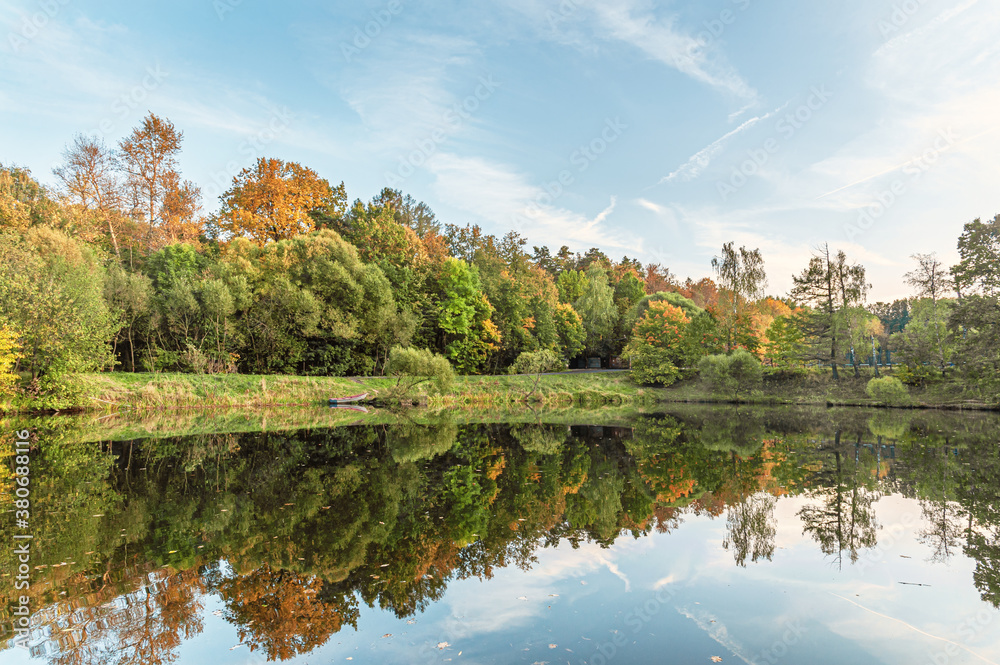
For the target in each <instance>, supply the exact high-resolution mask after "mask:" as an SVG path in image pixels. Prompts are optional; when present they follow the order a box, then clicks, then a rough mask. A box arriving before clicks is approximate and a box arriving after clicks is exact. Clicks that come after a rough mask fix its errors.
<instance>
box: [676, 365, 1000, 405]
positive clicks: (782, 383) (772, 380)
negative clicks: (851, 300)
mask: <svg viewBox="0 0 1000 665" xmlns="http://www.w3.org/2000/svg"><path fill="white" fill-rule="evenodd" d="M886 375H887V373H886V372H885V371H883V372H882V376H886ZM888 375H889V376H891V374H888ZM874 376H875V373H874V371H873V370H863V371H862V373H861V376H860V377H855V376H854V373H853V371H851V370H846V371H843V372H841V374H840V379H839V380H837V381H834V380H833V376H832V375H831V373H830V372H829V370H822V371H816V370H810V371H807V372H803V373H799V374H794V375H772V376H769V377H766V378H765V380H764V386H763V388H762V389H761V390H760V391H758V392H757V393H755V394H754V395H752V396H751V397H749V398H746V399H745V400H741V401H743V402H746V403H750V404H775V405H782V404H785V405H804V406H808V405H813V406H883V405H882V404H880V403H879V402H878V401H876V400H873V399H872V398H870V397H869V396H868V394H867V393H866V392H865V388H866V386H867V385H868V381H870V380H871V379H872V378H874ZM908 390H909V393H910V398H911V400H912V402H911V404H910V405H909V406H910V407H914V408H937V409H969V410H985V409H990V410H992V409H995V408H996V404H995V403H991V402H987V401H984V400H982V399H980V398H978V397H977V396H975V395H971V394H969V391H968V390H966V388H965V387H964V386H962V385H961V384H959V383H958V382H955V381H940V382H938V383H934V384H930V385H928V386H926V387H914V386H908ZM660 397H661V399H662V400H663V401H666V402H709V403H711V402H725V401H728V400H726V399H724V398H720V397H718V396H717V395H713V394H712V392H711V391H710V390H708V389H707V388H706V387H705V386H704V384H703V383H702V382H701V381H700V380H699V379H697V378H694V379H688V380H686V381H681V382H678V383H676V384H674V385H673V386H670V387H669V388H665V389H663V391H662V392H661V393H660Z"/></svg>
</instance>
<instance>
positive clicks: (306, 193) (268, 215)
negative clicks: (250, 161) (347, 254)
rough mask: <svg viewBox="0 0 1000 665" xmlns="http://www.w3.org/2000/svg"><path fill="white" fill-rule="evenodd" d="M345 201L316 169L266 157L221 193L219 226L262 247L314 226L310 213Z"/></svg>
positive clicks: (310, 229)
mask: <svg viewBox="0 0 1000 665" xmlns="http://www.w3.org/2000/svg"><path fill="white" fill-rule="evenodd" d="M338 191H339V190H338ZM340 203H341V202H340V201H338V200H337V198H336V197H335V190H333V189H332V188H331V187H330V183H329V182H327V181H326V180H324V179H323V178H320V177H319V175H318V174H317V173H316V172H315V171H313V170H312V169H310V168H307V167H305V166H302V165H301V164H297V163H295V162H284V161H282V160H280V159H273V158H266V157H261V158H260V159H258V160H257V163H256V165H254V166H253V167H252V168H247V169H243V170H242V171H240V173H239V175H237V176H236V177H235V178H233V186H232V187H231V188H230V189H229V191H227V192H226V193H224V194H223V195H222V210H221V211H220V212H219V226H220V228H222V230H223V231H227V232H229V233H231V234H232V235H234V236H246V237H248V238H250V239H252V240H253V241H254V242H256V243H257V244H259V245H263V244H265V243H267V242H269V241H278V240H286V239H288V238H294V237H295V236H298V235H302V234H305V233H309V232H310V231H313V230H315V228H316V222H315V219H314V218H313V216H312V215H311V214H310V213H316V212H320V211H326V210H328V209H329V208H331V207H337V206H338V204H340Z"/></svg>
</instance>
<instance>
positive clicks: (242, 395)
mask: <svg viewBox="0 0 1000 665" xmlns="http://www.w3.org/2000/svg"><path fill="white" fill-rule="evenodd" d="M870 378H871V377H869V376H864V375H863V376H862V377H860V378H855V377H854V376H853V375H852V374H851V373H849V372H845V373H844V375H843V376H841V378H840V380H839V381H834V380H833V378H832V377H831V376H830V374H829V373H827V372H811V373H805V374H799V375H794V376H771V377H768V378H767V379H766V380H765V382H764V386H763V388H762V389H761V390H759V391H757V392H755V393H754V394H753V395H751V396H749V397H746V398H743V399H742V400H741V401H742V402H745V403H750V404H772V405H804V406H816V405H819V406H879V404H878V403H877V402H876V401H875V400H873V399H871V398H870V397H868V395H867V394H866V392H865V387H866V385H867V383H868V380H869V379H870ZM394 383H395V381H394V380H393V379H387V378H369V379H365V378H345V377H305V376H246V375H238V374H228V375H204V374H128V373H113V374H82V375H77V376H74V377H72V378H71V379H70V381H69V394H70V395H72V398H71V399H69V400H67V401H65V403H64V405H63V406H61V407H60V409H61V410H72V411H85V412H92V413H97V414H108V413H115V412H119V411H122V410H129V411H140V412H160V411H177V410H217V409H223V410H230V409H252V410H266V409H271V408H274V407H289V406H318V405H325V404H326V402H327V399H329V398H330V397H336V396H344V395H353V394H357V393H370V394H371V395H372V396H373V397H375V398H377V399H378V400H379V402H380V403H381V405H392V404H394V403H398V402H399V399H398V396H394V391H393V385H394ZM430 387H431V384H423V385H421V386H418V387H417V388H415V389H414V390H413V391H412V392H411V393H410V394H409V395H408V396H406V397H408V398H409V397H412V398H413V402H415V403H419V404H421V405H425V406H428V407H430V408H431V409H432V410H433V409H447V408H462V409H470V408H471V409H500V410H510V409H516V408H523V407H524V406H525V405H528V406H531V407H532V408H547V409H564V408H571V407H572V408H583V409H587V408H598V407H601V408H607V407H631V408H635V407H645V408H650V407H654V406H655V405H657V404H661V403H684V402H703V403H718V402H727V401H729V400H727V399H726V398H724V397H720V396H719V395H716V394H713V393H712V392H711V390H709V389H708V388H706V386H705V385H704V384H703V383H702V382H701V381H699V380H697V379H690V380H687V381H681V382H679V383H677V384H675V385H673V386H670V387H669V388H653V387H648V386H646V387H644V386H639V385H636V384H635V383H633V382H632V380H631V378H630V376H629V374H628V373H627V372H620V373H618V372H616V373H594V374H587V373H564V374H547V375H542V376H538V377H536V376H525V375H521V376H465V377H458V378H457V379H456V381H455V383H454V385H453V386H452V387H451V388H450V389H449V390H448V391H447V392H445V393H435V392H434V391H433V389H431V390H430V393H431V394H430V395H424V394H422V393H424V392H427V391H428V389H429V388H430ZM910 395H911V397H912V406H914V407H918V408H946V409H970V410H982V409H992V408H995V407H996V404H995V403H993V404H990V403H987V402H984V401H982V400H980V399H974V398H971V397H970V396H968V395H966V394H964V392H963V390H962V389H961V387H960V386H959V385H957V384H952V383H939V384H935V385H932V386H930V387H928V388H923V389H921V388H911V389H910ZM405 401H407V402H409V401H410V399H406V400H405ZM17 407H18V408H17V409H15V410H14V411H15V412H22V413H25V412H32V411H38V410H40V409H39V406H38V404H37V403H33V402H32V401H31V400H30V399H25V400H22V401H21V402H19V403H18V405H17Z"/></svg>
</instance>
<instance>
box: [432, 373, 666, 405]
mask: <svg viewBox="0 0 1000 665" xmlns="http://www.w3.org/2000/svg"><path fill="white" fill-rule="evenodd" d="M659 393H660V391H659V390H658V389H655V388H648V387H642V386H638V385H636V384H635V383H633V382H632V381H631V380H630V379H629V377H628V373H626V372H622V373H617V372H616V373H613V374H581V373H569V372H568V373H564V374H545V375H542V376H538V377H536V376H533V375H511V376H463V377H459V378H458V379H457V380H456V382H455V385H454V386H453V387H452V389H451V390H450V391H448V392H447V393H445V394H442V395H432V396H431V397H430V404H431V406H459V407H468V406H473V407H485V406H504V405H514V404H541V405H547V406H558V407H570V406H575V407H584V408H586V407H597V406H605V405H614V406H623V405H633V406H640V405H651V404H656V403H657V402H658V401H659V398H658V395H659Z"/></svg>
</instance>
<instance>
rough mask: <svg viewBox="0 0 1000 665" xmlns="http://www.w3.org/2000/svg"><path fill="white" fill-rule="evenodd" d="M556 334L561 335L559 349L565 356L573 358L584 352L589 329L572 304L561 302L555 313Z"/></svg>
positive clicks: (568, 358) (569, 358)
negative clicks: (585, 326) (587, 329)
mask: <svg viewBox="0 0 1000 665" xmlns="http://www.w3.org/2000/svg"><path fill="white" fill-rule="evenodd" d="M554 316H555V322H556V334H557V335H558V337H559V350H560V351H561V352H562V356H563V358H565V359H567V360H572V359H573V358H576V357H577V356H578V355H580V354H581V353H582V352H583V349H584V345H585V343H586V341H587V331H586V330H585V329H584V327H583V319H582V318H580V315H579V314H577V312H576V310H575V309H573V306H572V305H569V304H566V303H559V304H558V305H557V306H556V310H555V313H554Z"/></svg>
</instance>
